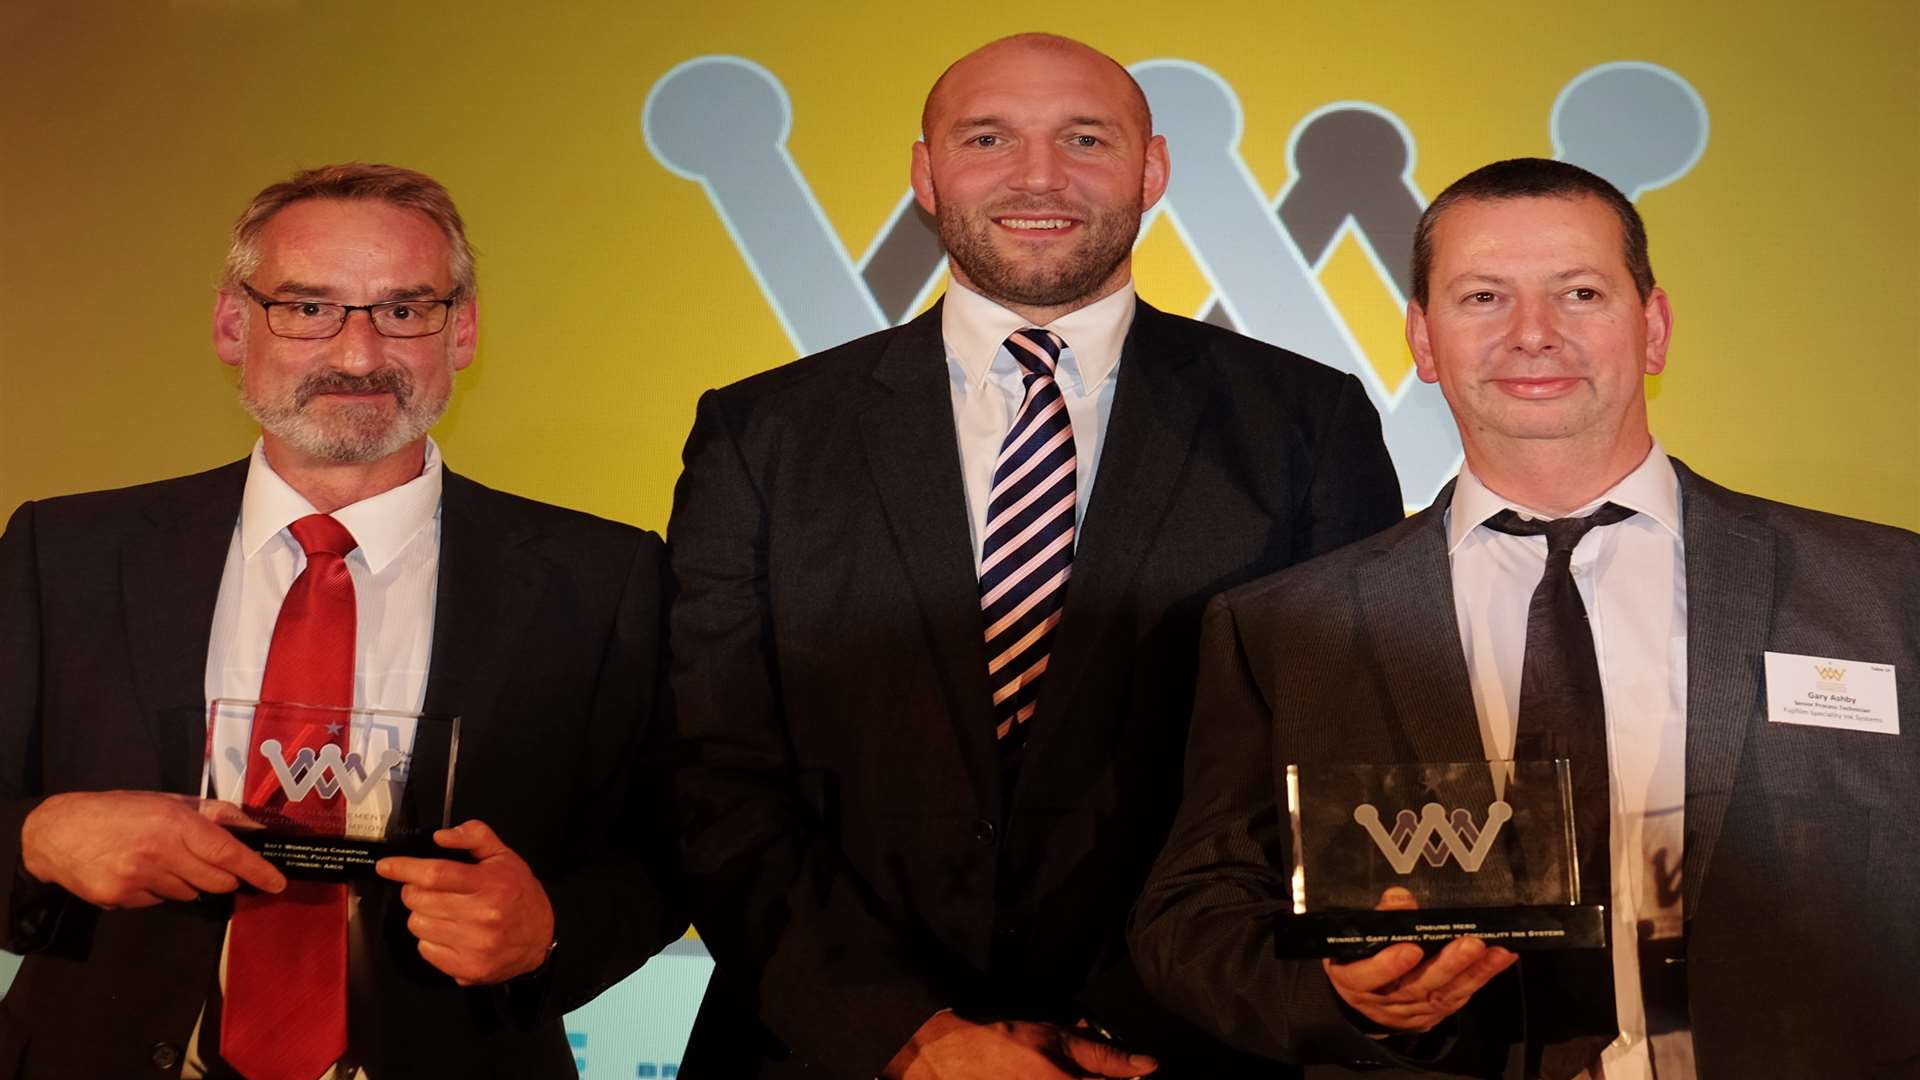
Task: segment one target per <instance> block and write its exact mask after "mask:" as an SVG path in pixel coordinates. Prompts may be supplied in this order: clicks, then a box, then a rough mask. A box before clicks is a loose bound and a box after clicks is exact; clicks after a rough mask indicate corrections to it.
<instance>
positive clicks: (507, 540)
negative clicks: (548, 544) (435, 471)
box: [425, 470, 547, 732]
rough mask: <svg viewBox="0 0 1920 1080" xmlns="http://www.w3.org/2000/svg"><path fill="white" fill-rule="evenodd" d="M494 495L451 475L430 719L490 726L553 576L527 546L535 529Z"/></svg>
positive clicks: (443, 499) (444, 505) (444, 507)
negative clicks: (492, 712) (535, 608)
mask: <svg viewBox="0 0 1920 1080" xmlns="http://www.w3.org/2000/svg"><path fill="white" fill-rule="evenodd" d="M495 498H496V497H494V496H493V495H492V493H491V492H489V491H488V490H487V489H485V488H483V487H481V486H480V485H478V484H476V483H474V482H473V481H471V480H468V479H467V478H466V477H464V476H460V475H458V474H456V473H454V472H452V471H451V470H449V471H448V472H446V474H445V480H444V487H443V489H442V492H441V496H440V508H441V519H440V580H439V584H438V586H437V588H436V590H435V594H434V602H433V655H432V659H431V660H430V662H429V665H428V671H427V695H426V707H425V711H426V712H427V713H429V714H432V715H436V716H458V717H460V718H461V726H462V729H463V731H466V732H470V731H471V728H472V725H474V724H476V723H483V722H485V720H486V718H487V717H488V716H489V706H491V705H492V704H493V703H494V702H495V701H496V700H498V698H499V696H500V686H501V683H502V681H503V680H504V679H505V677H506V675H507V673H508V672H509V671H511V670H513V666H514V657H513V655H512V651H513V646H514V645H515V643H516V642H519V641H521V640H522V636H521V635H522V628H523V627H524V625H525V624H526V621H527V619H528V617H529V616H530V615H531V614H532V611H533V605H534V601H535V600H536V598H538V596H539V595H540V589H541V587H542V585H543V584H544V582H545V580H546V576H547V570H546V567H545V565H544V564H542V563H541V561H540V560H539V559H538V558H537V557H535V556H534V555H532V554H531V553H529V552H528V551H527V550H526V548H525V547H524V545H525V544H526V542H527V541H528V540H529V539H530V538H532V537H533V536H534V535H535V530H534V529H533V527H532V526H530V525H528V524H526V523H525V522H523V521H521V520H519V519H518V518H517V517H515V516H514V515H513V514H512V508H511V507H510V506H506V505H501V504H499V503H497V502H495Z"/></svg>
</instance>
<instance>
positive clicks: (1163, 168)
mask: <svg viewBox="0 0 1920 1080" xmlns="http://www.w3.org/2000/svg"><path fill="white" fill-rule="evenodd" d="M1172 172H1173V165H1172V163H1171V162H1169V161H1168V160H1167V137H1166V136H1165V135H1155V136H1154V137H1153V138H1151V139H1148V140H1147V160H1146V168H1145V169H1144V170H1143V171H1142V172H1141V174H1140V212H1141V213H1143V214H1144V213H1146V212H1147V211H1148V210H1151V209H1153V207H1154V204H1155V203H1157V202H1159V201H1160V196H1162V195H1165V194H1166V193H1167V180H1168V178H1169V177H1170V176H1171V175H1172Z"/></svg>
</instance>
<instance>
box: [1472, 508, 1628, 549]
mask: <svg viewBox="0 0 1920 1080" xmlns="http://www.w3.org/2000/svg"><path fill="white" fill-rule="evenodd" d="M1636 513H1639V511H1637V510H1629V509H1627V508H1626V507H1624V506H1616V505H1614V504H1613V503H1602V504H1601V505H1600V508H1599V509H1598V510H1595V511H1594V512H1593V513H1591V514H1588V515H1587V516H1586V517H1568V518H1554V519H1553V520H1551V521H1548V520H1546V519H1545V518H1523V517H1521V516H1520V515H1519V514H1516V513H1514V512H1513V511H1511V510H1502V511H1500V512H1499V513H1497V514H1495V515H1493V516H1492V517H1490V518H1488V519H1487V520H1486V521H1485V522H1484V524H1485V525H1486V527H1487V528H1489V529H1492V530H1493V531H1494V532H1503V533H1506V534H1507V535H1508V536H1544V537H1546V538H1547V556H1548V557H1549V558H1551V557H1553V556H1555V555H1558V554H1561V553H1562V552H1571V551H1572V550H1573V549H1574V548H1576V547H1578V546H1579V545H1580V538H1581V537H1583V536H1585V535H1587V534H1588V533H1589V532H1592V531H1593V530H1594V529H1598V528H1600V527H1601V526H1603V525H1616V524H1619V523H1620V522H1622V521H1625V520H1627V519H1628V518H1630V517H1632V516H1633V515H1634V514H1636Z"/></svg>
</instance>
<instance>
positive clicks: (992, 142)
mask: <svg viewBox="0 0 1920 1080" xmlns="http://www.w3.org/2000/svg"><path fill="white" fill-rule="evenodd" d="M967 142H968V144H969V145H972V146H978V147H980V148H982V149H986V148H988V147H994V146H999V145H1000V136H998V135H975V136H974V137H973V138H971V139H968V140H967Z"/></svg>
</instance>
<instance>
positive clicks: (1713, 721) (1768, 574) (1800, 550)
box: [1131, 461, 1920, 1078]
mask: <svg viewBox="0 0 1920 1080" xmlns="http://www.w3.org/2000/svg"><path fill="white" fill-rule="evenodd" d="M1674 466H1675V469H1676V470H1677V471H1678V473H1679V476H1680V489H1681V502H1682V517H1683V522H1684V524H1683V530H1684V540H1685V546H1686V590H1687V624H1688V643H1687V674H1688V688H1687V742H1686V810H1685V817H1686V825H1685V829H1686V836H1685V845H1686V851H1685V856H1684V869H1683V876H1684V881H1683V888H1684V903H1685V911H1686V926H1687V943H1686V966H1687V971H1688V979H1689V994H1688V1008H1689V1010H1690V1013H1691V1020H1692V1030H1693V1034H1694V1045H1695V1050H1696V1053H1697V1056H1698V1063H1699V1067H1700V1070H1701V1075H1702V1076H1704V1077H1758V1076H1765V1077H1770V1078H1773V1077H1778V1078H1785V1077H1809V1078H1813V1077H1820V1078H1826V1077H1841V1076H1846V1077H1855V1076H1871V1077H1882V1076H1885V1077H1892V1076H1913V1075H1916V1072H1920V1004H1917V1002H1920V997H1916V996H1915V994H1914V993H1913V989H1912V985H1911V983H1912V980H1913V978H1914V976H1915V974H1916V973H1920V918H1916V917H1915V914H1914V913H1915V911H1916V910H1920V906H1917V905H1920V899H1916V898H1920V857H1917V853H1920V537H1916V536H1915V535H1914V534H1913V533H1910V532H1907V531H1905V530H1902V529H1894V528H1888V527H1885V526H1880V525H1872V524H1868V523H1865V522H1860V521H1854V520H1850V519H1847V518H1840V517H1834V516H1832V515H1828V514H1822V513H1817V512H1814V511H1810V510H1803V509H1798V508H1795V507H1791V506H1786V505H1783V504H1780V503H1775V502H1769V501H1767V500H1764V499H1758V498H1754V497H1752V496H1747V495H1741V494H1737V493H1735V492H1732V491H1728V490H1727V489H1725V488H1722V487H1719V486H1717V485H1714V484H1712V483H1710V482H1708V481H1706V480H1703V479H1701V478H1700V477H1699V476H1697V475H1695V474H1694V473H1692V472H1691V471H1689V470H1688V469H1687V468H1686V467H1685V466H1684V465H1682V464H1680V463H1679V462H1678V461H1676V462H1675V463H1674ZM1451 494H1452V492H1451V489H1449V490H1448V491H1447V492H1446V493H1444V494H1443V495H1442V497H1441V499H1440V501H1439V502H1438V503H1436V504H1435V505H1434V506H1433V507H1431V508H1429V509H1427V510H1425V511H1422V512H1421V513H1420V514H1417V515H1415V516H1413V517H1412V518H1409V519H1408V520H1407V521H1406V522H1405V523H1404V524H1402V525H1401V526H1399V527H1397V528H1395V529H1392V530H1389V531H1388V532H1385V533H1382V534H1380V535H1379V536H1376V537H1374V538H1372V539H1370V540H1367V541H1364V542H1362V543H1359V544H1355V545H1354V546H1352V547H1350V548H1347V549H1345V550H1343V551H1340V552H1337V553H1335V554H1333V555H1331V556H1328V557H1326V558H1323V559H1318V560H1315V561H1314V562H1312V563H1309V564H1307V565H1305V566H1301V567H1297V568H1295V569H1293V570H1291V571H1288V572H1286V573H1282V574H1278V575H1275V576H1274V577H1271V578H1268V579H1266V580H1264V581H1259V582H1255V583H1253V584H1250V585H1247V586H1245V587H1243V588H1240V589H1236V590H1234V591H1232V592H1230V593H1228V594H1226V595H1224V596H1222V597H1220V598H1219V599H1218V600H1217V601H1216V602H1215V603H1214V604H1213V605H1212V607H1211V608H1210V609H1209V611H1208V613H1207V622H1206V630H1205V635H1204V644H1203V656H1202V660H1201V677H1200V687H1199V691H1198V698H1197V701H1196V704H1195V712H1194V723H1193V735H1192V742H1191V744H1190V745H1189V748H1188V755H1187V792H1188V796H1187V799H1186V802H1185V803H1184V804H1183V806H1182V808H1181V811H1180V816H1179V818H1178V820H1177V821H1176V822H1175V825H1174V828H1173V833H1172V836H1171V838H1170V839H1169V840H1168V843H1167V847H1166V850H1165V851H1164V852H1163V853H1162V854H1161V856H1160V859H1159V861H1158V863H1157V864H1156V866H1155V868H1154V872H1153V877H1152V880H1151V881H1150V882H1149V884H1148V886H1147V889H1146V892H1145V894H1144V895H1143V896H1142V898H1141V901H1140V903H1139V906H1138V907H1137V909H1136V911H1135V914H1134V919H1133V926H1132V934H1131V941H1132V947H1133V953H1134V957H1135V960H1136V961H1137V962H1138V964H1139V966H1140V970H1141V973H1142V975H1143V977H1144V978H1145V979H1146V981H1147V984H1148V985H1149V986H1150V987H1151V988H1152V989H1153V990H1154V991H1155V992H1156V993H1158V994H1159V995H1160V996H1161V998H1162V999H1163V1000H1165V1001H1167V1002H1168V1003H1169V1004H1172V1005H1173V1006H1175V1007H1176V1008H1177V1009H1179V1010H1180V1011H1181V1012H1182V1013H1183V1014H1185V1015H1186V1016H1187V1017H1189V1018H1190V1019H1192V1020H1194V1021H1195V1022H1197V1023H1199V1024H1200V1025H1201V1026H1203V1027H1204V1028H1206V1029H1207V1030H1209V1031H1212V1032H1214V1033H1216V1034H1217V1035H1219V1036H1220V1037H1221V1038H1223V1039H1226V1040H1227V1041H1229V1042H1230V1043H1232V1044H1233V1045H1235V1046H1239V1047H1242V1048H1244V1049H1247V1050H1251V1051H1254V1052H1257V1053H1260V1054H1264V1055H1267V1056H1269V1057H1272V1058H1277V1059H1281V1060H1286V1061H1306V1062H1323V1063H1345V1064H1350V1065H1353V1066H1354V1067H1356V1068H1360V1067H1363V1066H1364V1065H1372V1066H1374V1067H1384V1068H1385V1069H1386V1070H1387V1071H1386V1072H1385V1073H1384V1074H1383V1073H1372V1074H1371V1075H1414V1074H1415V1073H1416V1071H1417V1070H1414V1069H1413V1068H1412V1063H1411V1062H1409V1061H1407V1060H1405V1059H1402V1058H1398V1057H1396V1056H1395V1055H1394V1054H1393V1053H1390V1052H1389V1051H1388V1049H1387V1047H1386V1046H1385V1045H1383V1044H1382V1043H1380V1042H1377V1041H1375V1040H1372V1039H1369V1038H1367V1037H1366V1036H1365V1035H1364V1034H1363V1033H1362V1032H1361V1031H1360V1030H1359V1029H1358V1028H1357V1027H1355V1025H1354V1024H1353V1023H1350V1022H1349V1019H1348V1017H1349V1015H1350V1014H1347V1013H1346V1012H1345V1010H1344V1007H1343V1006H1342V1005H1341V1004H1340V1003H1339V1001H1338V1000H1337V998H1336V997H1335V995H1334V993H1333V990H1332V988H1331V986H1330V985H1329V984H1328V982H1327V979H1326V977H1325V975H1324V974H1323V973H1322V972H1321V970H1320V968H1319V965H1318V964H1317V963H1298V962H1287V961H1282V960H1280V959H1279V958H1278V957H1277V956H1276V955H1275V952H1274V931H1273V925H1274V920H1275V919H1276V918H1278V917H1279V916H1280V915H1281V913H1282V912H1283V911H1285V910H1286V909H1287V905H1286V903H1285V900H1286V897H1287V896H1288V895H1289V894H1288V890H1287V880H1286V875H1285V871H1284V870H1283V869H1282V868H1284V867H1288V866H1291V865H1292V864H1291V862H1290V859H1291V854H1290V851H1289V843H1290V840H1289V837H1288V836H1287V830H1286V829H1285V828H1284V810H1282V809H1280V808H1281V807H1284V805H1285V798H1284V794H1283V793H1284V787H1283V786H1279V785H1280V784H1281V781H1283V779H1284V775H1285V773H1284V770H1285V768H1286V766H1287V764H1289V763H1291V762H1343V761H1351V762H1394V761H1465V760H1478V759H1480V758H1482V757H1484V756H1485V754H1484V751H1483V750H1482V748H1481V741H1480V733H1479V727H1478V723H1477V721H1476V719H1475V714H1474V706H1473V698H1472V693H1471V690H1470V688H1469V685H1468V681H1467V668H1466V663H1465V660H1464V659H1463V656H1462V652H1461V647H1460V638H1459V631H1458V627H1457V623H1456V616H1455V612H1454V603H1453V590H1452V579H1451V576H1450V571H1449V564H1448V558H1447V543H1446V530H1445V527H1444V524H1443V520H1444V515H1443V512H1444V509H1445V507H1446V505H1447V503H1448V500H1449V499H1450V498H1451ZM1766 651H1775V652H1790V653H1805V654H1812V655H1818V656H1832V657H1842V658H1848V659H1859V660H1863V661H1877V662H1882V663H1892V664H1894V665H1895V666H1896V668H1897V670H1898V678H1899V705H1900V712H1901V714H1902V716H1901V720H1902V724H1903V730H1902V732H1901V733H1900V734H1899V735H1897V736H1887V735H1881V734H1869V733H1862V732H1854V731H1838V730H1830V729H1824V728H1815V727H1801V726H1792V725H1786V724H1774V723H1770V722H1769V721H1768V720H1767V709H1766V701H1765V692H1764V691H1765V681H1764V674H1763V671H1762V653H1763V652H1766ZM1527 967H1528V963H1527V961H1525V960H1523V961H1522V963H1521V964H1520V965H1517V966H1516V969H1515V970H1514V971H1510V972H1509V973H1508V974H1506V975H1503V976H1501V977H1500V979H1497V980H1496V981H1495V983H1494V984H1490V985H1489V987H1488V988H1487V989H1485V990H1483V991H1482V994H1481V996H1480V997H1478V998H1476V1001H1475V1003H1474V1005H1472V1006H1469V1008H1468V1009H1467V1010H1466V1011H1464V1012H1463V1013H1462V1014H1460V1025H1459V1028H1458V1031H1457V1036H1458V1037H1457V1038H1456V1039H1455V1040H1454V1043H1453V1046H1452V1048H1451V1050H1452V1052H1451V1053H1450V1054H1449V1055H1448V1056H1446V1057H1444V1058H1442V1059H1441V1060H1440V1061H1439V1062H1438V1066H1439V1070H1440V1071H1444V1072H1448V1073H1455V1074H1460V1075H1476V1076H1501V1075H1516V1069H1517V1068H1518V1065H1517V1062H1518V1059H1519V1056H1520V1055H1519V1053H1518V1050H1519V1047H1518V1045H1517V1044H1516V1040H1518V1039H1519V1038H1520V1037H1521V1035H1520V1032H1519V1031H1518V1030H1516V1028H1517V1026H1518V1018H1517V1017H1516V1016H1514V1015H1511V1014H1512V1012H1513V1010H1512V1009H1507V1010H1505V1011H1506V1012H1507V1013H1508V1015H1492V1014H1491V1013H1492V1011H1493V1010H1492V1009H1490V1008H1489V1007H1488V1004H1487V1003H1489V1002H1497V1001H1499V1000H1501V998H1502V996H1503V994H1502V991H1501V988H1500V987H1499V984H1500V983H1501V982H1502V981H1503V980H1505V981H1512V980H1516V979H1521V978H1524V977H1525V974H1526V970H1527ZM1507 989H1509V990H1511V988H1510V987H1509V988H1507ZM1582 992H1587V991H1585V988H1582ZM1590 992H1591V993H1594V994H1611V992H1612V989H1611V987H1610V986H1595V987H1593V988H1591V991H1590ZM1482 999H1484V1000H1482ZM1517 999H1518V996H1517V995H1511V996H1508V998H1507V1000H1508V1001H1509V1002H1511V1001H1514V1000H1517ZM1534 1019H1535V1021H1536V1030H1538V1027H1539V1026H1541V1024H1543V1022H1544V1020H1545V1019H1546V1018H1534ZM1571 1049H1573V1048H1572V1047H1568V1046H1562V1047H1558V1048H1556V1047H1553V1046H1549V1047H1547V1048H1546V1050H1547V1072H1548V1073H1549V1074H1553V1073H1554V1072H1556V1071H1559V1070H1556V1069H1555V1067H1554V1063H1555V1059H1556V1058H1558V1057H1563V1056H1567V1055H1566V1051H1568V1050H1571ZM1556 1050H1558V1051H1559V1053H1556ZM1401 1070H1405V1071H1404V1072H1403V1071H1401ZM1327 1071H1328V1072H1329V1073H1332V1074H1335V1075H1344V1074H1345V1071H1346V1070H1345V1069H1343V1068H1338V1067H1336V1068H1331V1069H1329V1070H1327ZM1314 1072H1315V1070H1312V1069H1310V1070H1308V1074H1309V1075H1313V1074H1314ZM1563 1074H1564V1073H1563Z"/></svg>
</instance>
